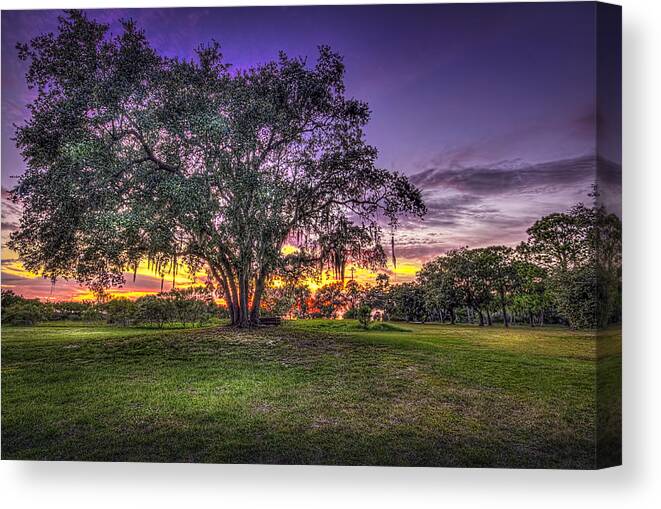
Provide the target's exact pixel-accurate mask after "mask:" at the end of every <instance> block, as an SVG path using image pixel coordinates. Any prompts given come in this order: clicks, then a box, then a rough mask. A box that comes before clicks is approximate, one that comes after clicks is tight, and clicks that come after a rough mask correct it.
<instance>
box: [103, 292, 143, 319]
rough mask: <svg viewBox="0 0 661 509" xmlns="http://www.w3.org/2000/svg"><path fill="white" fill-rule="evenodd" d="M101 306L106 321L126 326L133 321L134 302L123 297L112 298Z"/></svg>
mask: <svg viewBox="0 0 661 509" xmlns="http://www.w3.org/2000/svg"><path fill="white" fill-rule="evenodd" d="M103 308H104V311H105V315H106V321H107V322H108V323H111V324H116V325H124V326H127V325H130V324H131V323H133V322H134V321H135V314H136V305H135V302H133V301H130V300H129V299H127V298H125V297H119V298H116V299H112V300H111V301H109V302H108V303H106V304H105V305H104V307H103Z"/></svg>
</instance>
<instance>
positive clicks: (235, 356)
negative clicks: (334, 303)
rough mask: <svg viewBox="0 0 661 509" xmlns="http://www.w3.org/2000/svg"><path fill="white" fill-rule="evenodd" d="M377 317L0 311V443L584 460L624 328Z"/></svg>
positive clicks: (190, 452) (252, 459) (299, 456)
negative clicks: (67, 319) (138, 318)
mask: <svg viewBox="0 0 661 509" xmlns="http://www.w3.org/2000/svg"><path fill="white" fill-rule="evenodd" d="M380 325H381V326H380V327H377V329H375V330H370V331H361V330H360V329H359V328H358V327H357V325H356V324H355V323H354V322H351V321H316V320H311V321H298V322H289V323H286V324H285V325H283V326H282V327H278V328H265V329H259V330H247V331H236V330H233V329H229V328H224V327H215V328H207V329H190V330H176V329H174V330H166V331H161V330H158V329H140V328H118V327H108V326H96V325H80V324H48V325H44V326H39V327H3V329H2V457H3V459H48V460H91V461H166V462H214V463H303V464H348V465H357V464H370V465H419V466H423V465H427V466H431V465H434V466H473V467H479V466H497V467H563V468H593V467H594V466H595V441H596V433H597V432H596V429H595V419H596V414H597V404H596V399H597V398H596V396H595V395H596V381H595V380H596V378H595V377H596V373H597V367H596V366H597V364H596V362H595V359H596V357H597V353H599V356H601V357H603V359H602V361H603V362H606V363H608V365H609V366H611V367H613V366H615V369H610V370H609V375H608V376H609V377H611V379H610V383H611V384H612V385H613V386H616V385H617V384H618V383H619V378H618V377H619V362H620V361H619V358H620V351H621V345H620V333H619V329H618V330H616V329H613V330H611V331H609V332H608V333H606V334H601V335H599V337H598V338H596V337H595V335H594V334H593V333H588V332H572V331H569V330H566V329H553V328H544V329H527V328H514V329H511V330H505V329H503V328H495V327H494V328H479V327H473V326H449V325H410V324H397V325H390V324H380ZM611 418H612V419H615V420H616V417H613V416H611ZM611 424H612V423H611ZM615 424H619V423H615ZM606 434H608V431H606ZM606 441H608V436H606Z"/></svg>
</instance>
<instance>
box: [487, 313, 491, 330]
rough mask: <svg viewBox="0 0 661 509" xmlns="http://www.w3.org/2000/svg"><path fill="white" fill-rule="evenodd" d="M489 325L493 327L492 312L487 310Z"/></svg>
mask: <svg viewBox="0 0 661 509" xmlns="http://www.w3.org/2000/svg"><path fill="white" fill-rule="evenodd" d="M487 325H488V326H489V327H491V311H489V310H488V309H487Z"/></svg>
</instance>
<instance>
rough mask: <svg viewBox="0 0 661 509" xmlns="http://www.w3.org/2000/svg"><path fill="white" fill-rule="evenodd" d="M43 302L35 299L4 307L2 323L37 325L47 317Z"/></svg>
mask: <svg viewBox="0 0 661 509" xmlns="http://www.w3.org/2000/svg"><path fill="white" fill-rule="evenodd" d="M45 315H46V314H45V310H44V306H43V304H41V303H39V302H35V301H27V300H26V301H24V302H17V303H15V304H12V305H11V306H7V307H6V308H5V307H3V309H2V323H7V324H10V325H35V324H37V323H39V322H41V321H42V320H44V319H45Z"/></svg>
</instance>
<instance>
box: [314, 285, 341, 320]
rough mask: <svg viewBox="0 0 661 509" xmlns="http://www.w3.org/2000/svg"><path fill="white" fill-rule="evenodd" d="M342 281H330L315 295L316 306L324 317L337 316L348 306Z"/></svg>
mask: <svg viewBox="0 0 661 509" xmlns="http://www.w3.org/2000/svg"><path fill="white" fill-rule="evenodd" d="M346 303H347V299H346V296H345V295H344V290H343V287H342V283H340V282H336V283H328V284H326V285H324V286H322V287H321V288H319V289H318V290H317V292H316V293H315V296H314V307H316V308H317V309H318V310H319V314H320V315H321V316H322V317H323V318H336V317H337V316H338V314H339V313H340V311H341V310H342V309H343V308H344V307H345V306H346Z"/></svg>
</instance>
